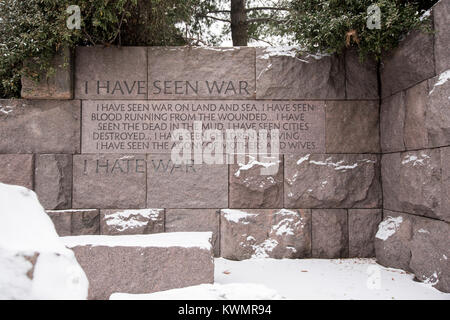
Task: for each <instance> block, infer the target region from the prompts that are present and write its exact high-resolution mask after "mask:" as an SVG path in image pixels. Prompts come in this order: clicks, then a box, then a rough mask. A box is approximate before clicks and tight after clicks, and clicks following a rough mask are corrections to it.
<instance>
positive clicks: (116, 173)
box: [73, 154, 169, 209]
mask: <svg viewBox="0 0 450 320" xmlns="http://www.w3.org/2000/svg"><path fill="white" fill-rule="evenodd" d="M145 194H146V159H145V155H143V156H140V155H118V154H116V155H75V156H74V157H73V207H74V208H100V209H111V208H114V209H126V208H145V199H146V198H145V197H146V196H145ZM166 195H167V194H166ZM168 198H169V197H168Z"/></svg>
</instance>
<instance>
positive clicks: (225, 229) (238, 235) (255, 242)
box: [220, 209, 311, 260]
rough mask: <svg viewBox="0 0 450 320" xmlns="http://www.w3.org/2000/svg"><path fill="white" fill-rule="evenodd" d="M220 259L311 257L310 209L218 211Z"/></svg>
mask: <svg viewBox="0 0 450 320" xmlns="http://www.w3.org/2000/svg"><path fill="white" fill-rule="evenodd" d="M220 242H221V244H220V250H221V256H222V257H224V258H226V259H231V260H245V259H249V258H252V257H255V258H260V257H268V258H275V259H282V258H309V257H311V210H307V209H306V210H305V209H296V210H286V209H281V210H275V209H250V210H245V211H243V210H233V209H224V210H222V212H221V238H220Z"/></svg>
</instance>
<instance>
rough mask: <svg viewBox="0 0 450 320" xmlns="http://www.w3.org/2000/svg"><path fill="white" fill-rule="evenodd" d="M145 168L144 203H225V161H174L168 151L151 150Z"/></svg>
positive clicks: (154, 205) (220, 205)
mask: <svg viewBox="0 0 450 320" xmlns="http://www.w3.org/2000/svg"><path fill="white" fill-rule="evenodd" d="M147 172H148V177H147V207H151V208H185V209H189V208H226V207H228V167H227V165H207V164H201V165H194V164H183V165H176V164H174V163H173V162H172V160H171V157H170V154H165V155H163V154H152V155H148V157H147Z"/></svg>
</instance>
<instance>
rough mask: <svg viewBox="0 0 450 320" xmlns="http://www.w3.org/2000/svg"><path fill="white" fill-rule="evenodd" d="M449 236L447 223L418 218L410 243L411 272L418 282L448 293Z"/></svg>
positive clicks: (449, 229)
mask: <svg viewBox="0 0 450 320" xmlns="http://www.w3.org/2000/svg"><path fill="white" fill-rule="evenodd" d="M449 235H450V225H449V224H448V223H446V222H443V221H436V220H431V219H426V218H418V219H416V221H415V223H414V227H413V238H412V241H411V262H410V268H411V270H412V271H413V272H414V274H415V275H416V277H417V278H418V279H419V280H421V281H424V282H426V283H432V284H433V286H434V287H435V288H436V289H438V290H441V291H444V292H450V237H449Z"/></svg>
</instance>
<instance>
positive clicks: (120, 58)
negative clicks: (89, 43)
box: [75, 46, 147, 99]
mask: <svg viewBox="0 0 450 320" xmlns="http://www.w3.org/2000/svg"><path fill="white" fill-rule="evenodd" d="M75 68H76V69H75V98H76V99H102V98H103V99H105V98H106V99H111V98H114V99H147V48H145V47H120V48H113V47H108V48H105V47H103V46H97V47H77V49H76V57H75ZM86 81H87V85H86ZM108 81H109V83H108ZM108 86H109V87H108ZM86 90H87V92H86Z"/></svg>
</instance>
